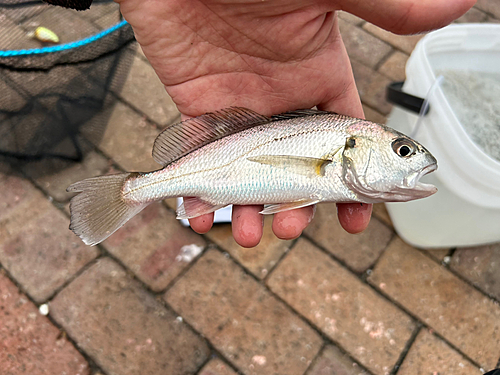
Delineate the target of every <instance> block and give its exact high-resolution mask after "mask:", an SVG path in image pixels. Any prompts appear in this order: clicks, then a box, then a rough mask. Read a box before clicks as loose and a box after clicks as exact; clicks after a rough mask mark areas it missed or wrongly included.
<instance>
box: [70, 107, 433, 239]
mask: <svg viewBox="0 0 500 375" xmlns="http://www.w3.org/2000/svg"><path fill="white" fill-rule="evenodd" d="M153 158H154V159H155V160H156V161H157V162H158V163H160V164H162V165H163V166H164V168H163V169H160V170H158V171H154V172H149V173H137V172H134V173H124V174H117V175H110V176H102V177H95V178H89V179H86V180H83V181H80V182H77V183H74V184H73V185H71V186H70V187H69V188H68V189H67V190H68V191H69V192H78V193H79V194H78V195H76V196H75V197H73V198H72V199H71V204H70V209H71V225H70V229H72V230H73V232H74V233H76V234H77V235H78V236H79V237H80V238H81V239H82V240H83V242H85V243H86V244H87V245H96V244H98V243H100V242H102V241H104V240H105V239H106V238H107V237H109V236H110V235H111V234H113V233H114V232H115V231H116V230H117V229H118V228H120V227H121V226H122V225H123V224H125V222H127V221H128V220H129V219H130V218H131V217H133V216H134V215H136V214H137V213H139V212H140V211H141V210H142V209H144V208H145V207H146V206H147V205H148V204H150V203H152V202H155V201H158V200H162V199H165V198H170V197H181V196H182V197H188V198H185V199H184V203H183V205H182V206H181V207H179V208H178V210H177V217H178V218H179V219H182V218H193V217H196V216H200V215H203V214H206V213H210V212H213V211H215V210H217V209H219V208H222V207H224V206H227V205H229V204H239V205H248V204H264V205H265V206H264V210H263V211H262V212H261V214H273V213H276V212H281V211H286V210H291V209H294V208H299V207H305V206H309V205H312V204H315V203H318V202H325V201H330V202H362V203H376V202H405V201H409V200H413V199H418V198H424V197H427V196H429V195H431V194H433V193H435V192H436V190H437V189H436V188H435V187H434V186H432V185H426V184H423V183H421V182H419V179H420V177H421V176H423V175H424V174H427V173H429V172H432V171H433V170H435V169H436V168H437V162H436V159H435V158H434V157H433V156H432V155H431V154H430V153H429V151H427V150H426V149H425V148H424V147H423V146H421V145H420V144H418V143H417V142H415V141H414V140H412V139H410V138H408V137H407V136H405V135H403V134H401V133H399V132H397V131H395V130H393V129H390V128H388V127H387V126H385V125H379V124H375V123H373V122H370V121H366V120H360V119H356V118H352V117H348V116H343V115H338V114H336V113H332V112H324V111H316V110H299V111H295V112H288V113H284V114H281V115H275V116H271V117H267V116H263V115H260V114H258V113H256V112H254V111H251V110H249V109H245V108H229V109H224V110H221V111H218V112H214V113H208V114H205V115H202V116H199V117H195V118H192V119H189V120H186V121H183V122H180V123H178V124H175V125H172V126H171V127H169V128H167V129H165V130H164V131H163V132H162V133H161V134H160V135H159V136H158V138H157V139H156V141H155V143H154V146H153Z"/></svg>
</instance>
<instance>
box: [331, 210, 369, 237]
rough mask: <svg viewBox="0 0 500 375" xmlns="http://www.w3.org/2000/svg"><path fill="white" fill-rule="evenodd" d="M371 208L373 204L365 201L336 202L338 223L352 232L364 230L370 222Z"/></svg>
mask: <svg viewBox="0 0 500 375" xmlns="http://www.w3.org/2000/svg"><path fill="white" fill-rule="evenodd" d="M372 208H373V205H371V204H366V203H338V204H337V214H338V217H339V222H340V225H342V228H344V229H345V230H346V231H347V232H349V233H352V234H355V233H360V232H362V231H364V230H365V229H366V227H367V226H368V223H369V222H370V217H371V214H372Z"/></svg>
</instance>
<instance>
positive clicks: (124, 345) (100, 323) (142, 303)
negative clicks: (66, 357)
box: [49, 258, 209, 375]
mask: <svg viewBox="0 0 500 375" xmlns="http://www.w3.org/2000/svg"><path fill="white" fill-rule="evenodd" d="M49 306H50V311H51V312H50V314H51V316H52V317H53V318H54V319H55V320H56V321H57V322H58V323H59V324H60V325H61V326H63V327H64V329H65V330H66V331H67V332H68V334H69V335H70V336H71V337H72V338H73V339H74V340H75V341H76V343H77V344H78V346H79V347H80V348H82V349H83V350H84V351H85V352H86V353H87V354H88V355H89V356H90V357H91V358H92V359H93V360H94V361H95V362H96V363H97V364H98V365H99V366H100V367H101V368H102V369H103V370H104V371H105V372H106V374H108V375H118V374H119V375H129V374H137V375H139V374H140V375H153V374H154V375H157V374H169V375H180V374H191V373H194V372H195V371H196V370H197V369H198V368H199V367H201V365H202V364H203V363H204V361H205V360H206V358H207V357H208V355H209V350H208V348H207V346H206V344H205V342H204V341H203V340H202V339H201V338H200V337H199V336H197V335H196V334H194V333H193V332H192V331H191V330H190V329H189V328H188V327H187V326H186V325H185V324H184V323H183V322H182V321H181V319H177V318H176V315H175V314H173V313H172V312H170V311H169V310H167V309H166V308H165V307H164V306H163V305H162V304H161V303H160V302H159V301H157V300H156V299H155V298H154V296H152V295H150V294H149V293H148V292H147V291H146V290H144V289H143V288H142V287H141V286H140V285H139V284H138V283H137V282H136V281H134V280H132V279H131V278H130V277H128V276H127V275H126V273H125V271H124V270H123V269H121V268H120V267H119V266H118V265H117V264H116V263H114V262H113V261H112V260H110V259H108V258H103V259H100V260H99V261H98V262H97V263H96V264H95V265H93V266H92V267H91V268H89V269H88V270H86V271H85V272H84V273H83V274H82V275H80V276H79V277H78V278H77V279H75V280H74V281H73V282H72V283H71V284H70V285H69V286H68V287H66V288H65V289H64V290H63V291H61V292H60V293H59V294H58V295H57V296H56V297H55V298H54V300H53V301H52V302H51V303H50V305H49Z"/></svg>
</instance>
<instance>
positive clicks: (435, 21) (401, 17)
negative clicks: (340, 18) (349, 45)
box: [340, 0, 476, 34]
mask: <svg viewBox="0 0 500 375" xmlns="http://www.w3.org/2000/svg"><path fill="white" fill-rule="evenodd" d="M475 3H476V0H452V1H450V0H397V1H395V0H378V1H359V0H345V1H342V2H341V4H340V6H341V8H342V10H345V11H347V12H349V13H352V14H354V15H356V16H358V17H361V18H363V19H365V20H366V21H368V22H371V23H373V24H375V25H377V26H380V27H382V28H384V29H386V30H389V31H392V32H394V33H396V34H415V33H419V32H423V31H429V30H434V29H438V28H440V27H443V26H445V25H447V24H449V23H450V22H452V21H453V20H455V19H457V18H459V17H460V16H462V15H463V14H464V13H465V12H467V11H468V10H469V9H470V8H472V6H473V5H474V4H475Z"/></svg>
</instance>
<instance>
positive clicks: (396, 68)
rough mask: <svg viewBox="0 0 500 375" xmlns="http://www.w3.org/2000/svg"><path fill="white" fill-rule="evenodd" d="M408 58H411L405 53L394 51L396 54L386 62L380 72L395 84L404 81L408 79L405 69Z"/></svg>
mask: <svg viewBox="0 0 500 375" xmlns="http://www.w3.org/2000/svg"><path fill="white" fill-rule="evenodd" d="M408 57H409V56H408V55H407V54H405V53H403V52H400V51H394V53H393V54H392V55H391V56H389V58H388V59H387V60H385V61H384V63H383V64H382V65H381V66H380V68H379V69H378V71H379V72H380V73H382V74H383V75H385V76H386V77H389V78H390V79H391V80H393V81H395V82H399V81H404V80H405V78H406V72H405V68H406V62H407V61H408Z"/></svg>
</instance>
